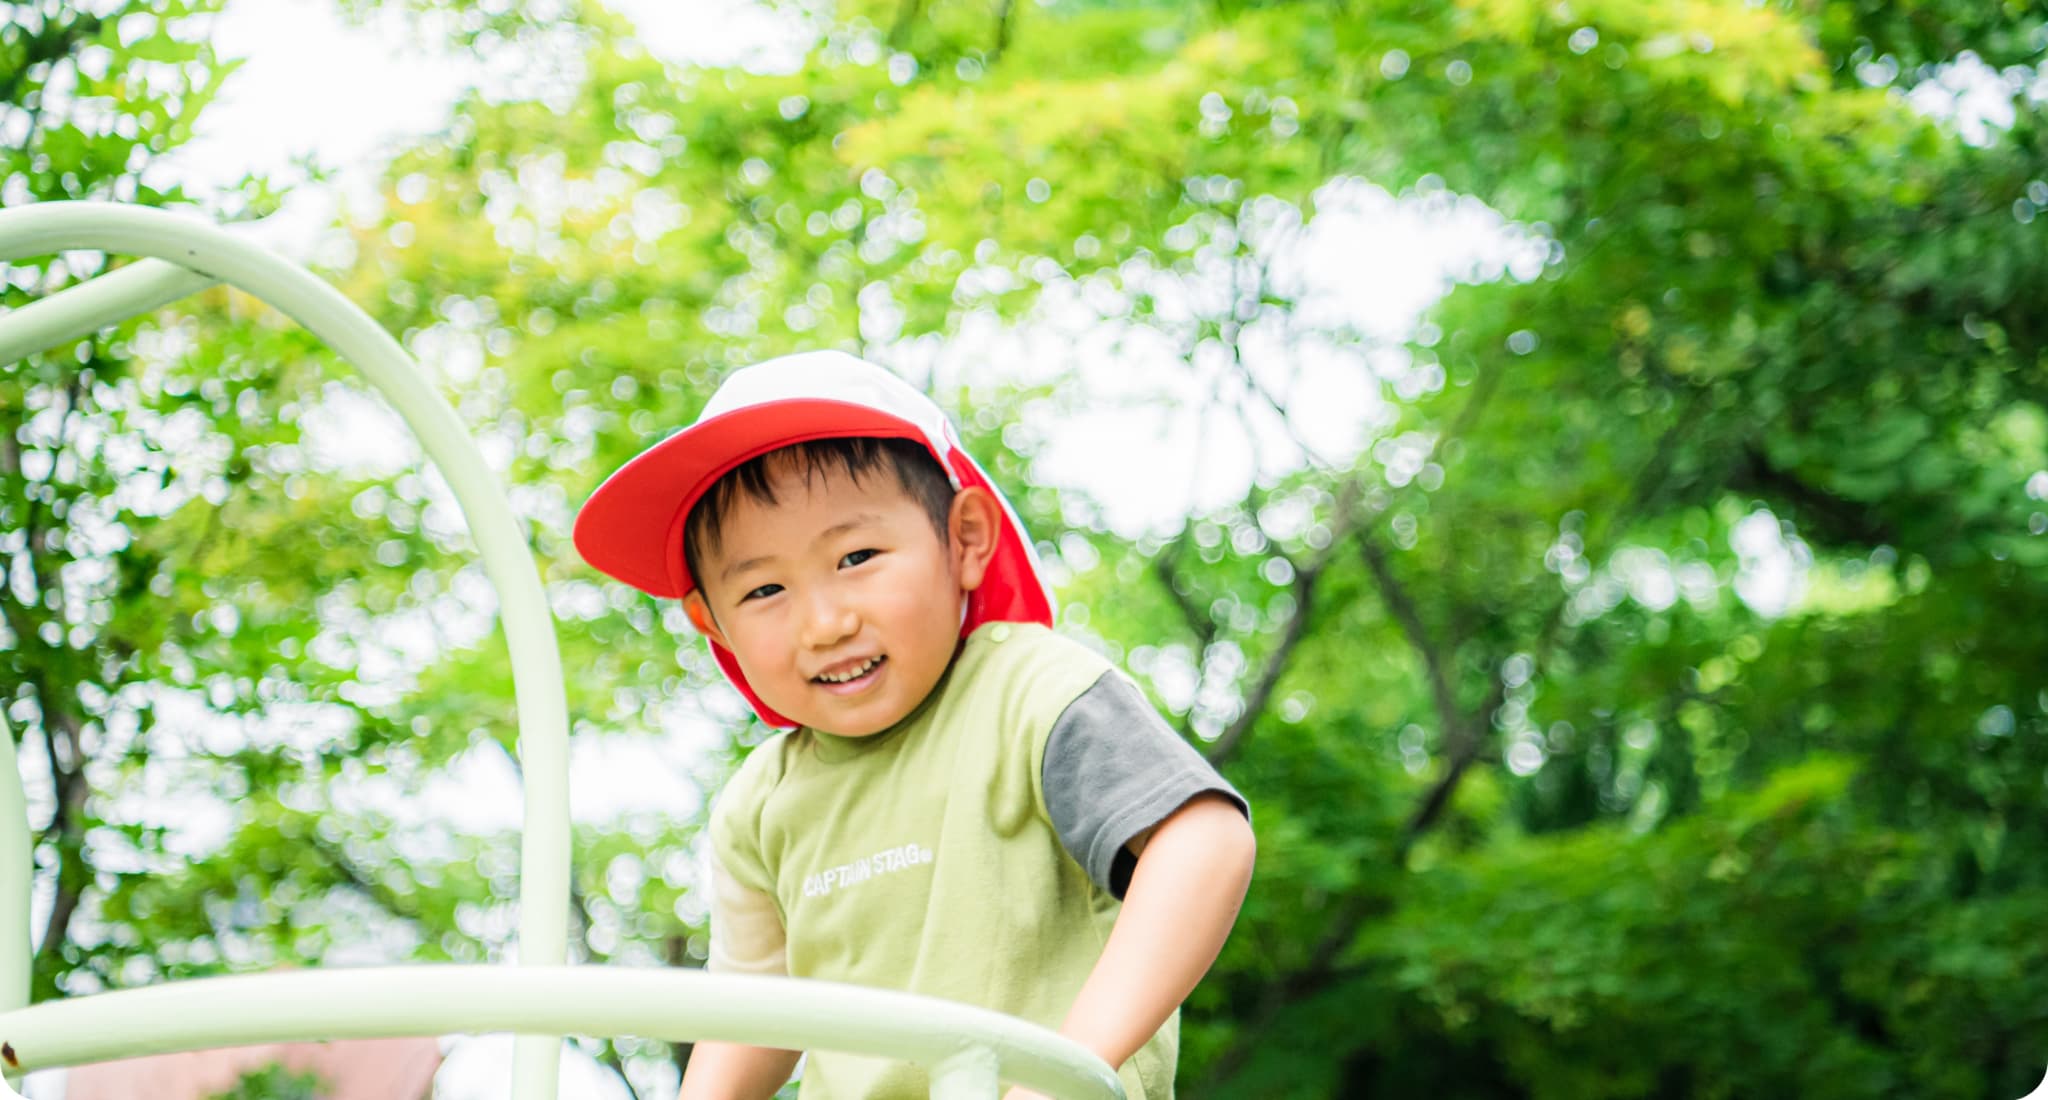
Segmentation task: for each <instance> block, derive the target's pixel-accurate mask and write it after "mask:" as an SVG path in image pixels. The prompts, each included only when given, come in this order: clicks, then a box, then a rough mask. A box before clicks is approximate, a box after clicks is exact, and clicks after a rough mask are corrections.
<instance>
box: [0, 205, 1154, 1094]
mask: <svg viewBox="0 0 2048 1100" xmlns="http://www.w3.org/2000/svg"><path fill="white" fill-rule="evenodd" d="M73 249H92V250H98V251H102V252H106V253H108V254H118V255H133V256H142V257H147V258H145V259H141V260H138V261H136V262H134V263H130V264H128V265H126V266H123V267H121V268H119V269H117V270H115V271H113V272H111V273H109V274H106V275H103V276H100V277H99V278H96V279H93V280H91V281H89V282H86V283H83V284H80V285H78V286H75V287H71V288H69V289H66V290H63V291H60V292H58V293H56V294H52V295H50V296H49V297H48V298H45V299H43V300H41V301H38V302H35V303H33V304H31V305H28V306H25V307H22V308H21V309H18V310H15V311H13V312H11V313H8V314H5V315H0V364H11V363H13V362H15V361H17V360H19V359H21V358H22V357H24V356H27V355H31V354H34V353H35V352H38V351H41V350H45V349H48V348H51V347H55V346H58V345H60V344H64V343H66V342H68V341H71V340H75V339H78V338H79V337H82V336H85V335H87V334H89V333H91V332H94V331H96V330H98V329H100V328H102V327H104V326H107V325H111V324H116V323H118V322H120V321H122V320H125V319H127V318H130V317H133V316H136V315H137V314H140V313H144V312H147V311H149V310H153V309H156V308H158V307H161V306H164V305H167V304H169V303H171V302H175V301H177V300H178V299H180V298H183V297H185V296H186V295H189V294H192V293H194V292H196V291H200V290H204V289H206V288H208V287H211V286H214V285H216V284H221V283H225V284H227V285H230V286H233V287H236V288H238V289H240V290H242V291H244V292H246V293H248V294H250V295H253V296H254V297H256V298H259V299H261V300H262V301H264V302H266V303H268V304H269V305H271V306H273V307H275V308H277V309H278V310H280V311H282V312H283V313H285V314H286V315H287V316H289V317H291V318H292V319H293V320H295V321H297V322H298V323H299V324H301V325H303V326H305V328H306V329H307V330H309V331H311V332H312V333H313V334H314V335H315V336H318V337H319V338H320V339H322V340H324V341H325V342H326V343H327V344H328V345H329V346H330V347H332V348H333V349H334V350H335V351H336V352H338V353H340V355H341V356H342V357H343V358H345V359H347V360H348V361H349V362H351V363H353V364H354V365H355V366H356V367H357V369H359V370H361V371H362V372H363V374H364V376H365V377H367V378H368V379H369V381H370V382H371V384H372V385H374V386H375V387H376V388H377V389H378V390H379V391H381V392H382V394H383V395H384V397H385V398H386V399H387V400H389V401H390V402H391V404H392V406H393V407H394V408H395V409H396V410H397V412H398V413H399V415H400V416H401V417H403V418H404V420H405V422H406V424H407V425H408V426H409V427H410V428H411V429H412V431H413V432H414V433H415V434H416V435H417V436H418V437H419V440H420V442H421V444H422V446H423V447H424V448H425V450H426V453H427V456H428V458H429V459H430V460H431V461H432V462H433V463H434V465H435V466H436V467H438V468H439V470H440V472H441V474H442V476H443V477H445V478H446V479H447V482H448V485H449V487H450V488H451V490H453V492H454V495H455V497H456V499H457V500H458V502H459V503H460V505H461V508H462V513H463V517H464V519H465V521H466V522H467V523H468V525H469V529H470V532H471V534H472V535H473V536H474V538H475V540H476V543H477V546H478V551H479V553H480V554H481V555H482V559H483V565H484V570H485V573H486V575H487V576H488V577H489V578H490V581H491V584H492V585H493V587H495V588H496V589H497V592H498V596H499V602H500V611H499V615H500V620H501V622H502V623H503V625H504V629H505V639H506V643H507V645H508V647H509V648H510V650H511V659H512V673H513V683H514V688H513V694H514V701H515V703H516V705H517V708H518V715H519V720H518V721H519V730H518V734H519V758H520V763H521V765H522V766H521V769H520V771H521V774H522V783H523V784H524V798H525V809H524V828H523V831H522V833H521V842H520V877H519V883H520V885H519V896H520V899H521V902H522V904H521V907H520V920H519V933H518V944H519V951H518V959H519V961H518V963H516V964H510V965H496V966H463V965H416V966H395V967H374V968H347V969H324V970H323V969H314V970H305V971H297V972H291V973H268V974H260V975H247V976H238V977H226V978H207V979H199V980H193V981H182V982H171V983H165V984H161V985H156V986H151V987H146V988H141V989H131V990H120V991H115V992H109V993H98V994H93V995H90V996H83V997H74V998H68V999H63V1000H56V1001H47V1002H44V1003H42V1004H38V1005H34V1006H30V1005H29V1004H28V994H29V965H30V952H29V948H30V933H29V889H30V885H31V879H32V875H33V863H32V859H31V853H30V840H29V822H28V816H27V803H26V798H25V796H24V793H23V790H22V785H21V773H20V769H19V768H18V767H17V765H16V761H15V754H14V736H13V732H12V730H10V729H7V728H6V724H5V719H4V716H0V1061H4V1063H5V1070H6V1072H8V1073H10V1074H16V1073H21V1072H26V1071H28V1070H32V1069H41V1068H48V1067H56V1066H66V1065H75V1064H77V1063H81V1062H91V1061H99V1060H105V1059H113V1058H122V1057H130V1056H136V1055H144V1054H165V1053H172V1052H176V1051H185V1050H198V1049H204V1048H207V1047H218V1046H234V1045H239V1044H247V1043H267V1042H295V1041H302V1040H318V1039H348V1038H379V1037H397V1036H413V1035H439V1034H445V1033H451V1032H466V1033H480V1032H512V1033H514V1034H515V1036H516V1038H515V1040H514V1048H513V1050H514V1053H513V1085H512V1097H513V1100H550V1098H552V1097H554V1096H555V1091H556V1083H557V1075H558V1070H559V1064H560V1058H561V1048H562V1039H561V1036H563V1035H568V1034H579V1035H593V1036H622V1035H638V1036H642V1037H646V1038H654V1039H665V1040H670V1041H697V1040H724V1041H733V1042H747V1043H753V1044H756V1045H761V1046H773V1047H784V1048H788V1049H793V1050H834V1051H842V1052H847V1053H855V1054H867V1055H874V1056H879V1057H885V1058H895V1059H900V1060H904V1061H910V1062H915V1063H917V1064H919V1065H922V1066H925V1067H926V1068H927V1069H928V1070H929V1071H930V1074H931V1095H932V1097H934V1100H993V1098H995V1097H996V1096H997V1095H998V1090H999V1089H1000V1088H1001V1083H1002V1082H1010V1083H1013V1084H1017V1085H1023V1086H1025V1087H1028V1088H1032V1089H1036V1090H1038V1091H1040V1092H1044V1093H1047V1094H1049V1095H1052V1096H1056V1097H1060V1098H1062V1100H1123V1097H1124V1092H1123V1089H1122V1087H1121V1085H1120V1084H1119V1083H1118V1081H1117V1077H1116V1074H1115V1073H1114V1072H1113V1071H1112V1070H1111V1069H1110V1067H1109V1066H1107V1065H1106V1064H1104V1063H1103V1062H1102V1061H1101V1060H1100V1059H1098V1058H1096V1057H1095V1056H1094V1055H1092V1054H1090V1053H1089V1052H1088V1051H1086V1050H1085V1049H1083V1048H1082V1047H1081V1046H1080V1045H1079V1044H1076V1043H1073V1042H1071V1041H1069V1040H1067V1039H1064V1038H1062V1037H1060V1036H1058V1035H1056V1034H1054V1033H1052V1032H1050V1031H1047V1030H1045V1029H1044V1028H1041V1027H1038V1026H1036V1025H1033V1024H1029V1023H1026V1022H1024V1021H1022V1020H1017V1019H1014V1018H1012V1017H1008V1016H1004V1015H1002V1014H1000V1013H995V1012H990V1011H987V1010H985V1009H980V1008H974V1007H970V1006H966V1005H959V1004H953V1003H950V1002H945V1001H940V1000H937V999H934V998H929V997H920V996H913V995H910V994H904V993H894V992H887V991H882V990H873V989H863V988H858V987H854V986H847V985H840V984H835V983H827V982H813V981H802V980H798V979H790V978H754V977H736V976H722V975H713V974H704V973H699V972H692V971H682V970H649V969H625V968H618V967H600V966H570V965H565V963H566V959H567V957H568V917H567V914H568V911H569V901H568V899H569V788H568V764H569V751H568V714H567V705H566V702H565V697H564V692H563V686H562V669H561V657H560V652H559V650H558V648H557V646H556V643H555V633H554V621H553V619H552V617H551V616H550V614H549V612H548V607H547V601H546V598H545V596H544V594H543V592H542V589H541V584H540V576H539V573H538V572H537V571H536V570H535V568H534V564H533V559H532V555H531V553H530V552H529V550H528V546H527V542H526V538H525V536H524V534H523V533H522V532H521V530H520V528H519V524H518V521H517V519H516V518H515V517H514V515H513V513H512V509H511V505H510V503H509V502H508V501H507V499H506V497H505V494H504V491H503V490H502V489H501V488H500V487H499V485H498V484H497V481H496V479H495V478H494V477H493V476H492V474H491V473H490V470H489V469H488V468H487V467H486V466H485V465H484V461H483V457H482V455H481V454H480V453H479V452H478V450H477V448H476V445H475V443H474V442H473V441H472V440H471V438H470V436H469V433H468V432H467V431H465V430H464V429H463V427H462V423H461V421H460V420H458V419H457V418H456V415H455V412H454V410H453V409H452V408H451V407H450V406H449V405H448V403H447V401H445V400H444V399H443V398H442V397H441V396H440V395H439V394H438V393H436V392H435V391H434V390H433V389H432V388H431V387H430V386H429V385H428V384H427V381H426V379H425V377H424V376H423V375H422V373H421V372H420V371H419V369H418V367H417V365H416V364H415V363H414V362H413V360H412V359H411V357H410V356H408V355H407V354H406V353H405V351H404V350H403V349H402V348H400V347H399V345H398V343H397V341H395V340H393V339H392V338H391V336H390V334H389V333H386V332H385V331H384V330H383V329H381V328H379V327H378V326H377V324H376V322H374V321H372V320H371V319H370V317H369V316H368V315H367V314H365V313H364V312H363V311H362V310H361V309H359V308H357V307H356V306H355V305H354V304H353V303H351V302H350V301H349V300H348V299H347V298H345V297H344V296H342V295H341V293H340V292H338V291H336V290H335V289H334V288H333V287H332V286H329V285H328V284H327V283H325V282H323V281H322V280H320V279H319V278H317V277H315V276H314V275H312V274H311V273H310V272H308V271H306V270H305V269H304V268H301V267H300V266H298V265H297V264H295V263H292V262H291V261H289V260H286V259H284V258H283V257H281V256H278V255H277V254H275V253H273V252H271V251H269V250H267V249H265V248H263V247H261V246H259V245H256V244H253V243H251V242H249V241H245V240H242V239H240V238H238V237H236V236H234V235H233V234H231V233H229V232H228V231H226V230H224V229H222V228H221V227H219V226H216V225H213V224H211V223H208V222H205V221H200V220H196V219H192V218H188V217H183V216H180V215H176V214H172V213H169V212H166V211H162V210H157V209H151V208H146V207H135V206H123V205H117V204H111V203H84V202H53V203H42V204H37V205H33V206H28V207H22V208H18V209H15V210H9V211H0V262H8V261H12V260H16V259H20V258H22V257H26V256H38V255H46V254H50V253H54V252H59V251H67V250H73ZM4 1095H5V1093H4V1092H0V1096H4Z"/></svg>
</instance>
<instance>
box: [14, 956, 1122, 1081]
mask: <svg viewBox="0 0 2048 1100" xmlns="http://www.w3.org/2000/svg"><path fill="white" fill-rule="evenodd" d="M487 1031H511V1032H517V1033H528V1034H535V1033H549V1034H558V1033H572V1034H586V1035H605V1036H621V1035H636V1036H641V1037H646V1038H655V1039H667V1040H671V1041H688V1040H704V1039H712V1040H722V1041H728V1042H747V1043H753V1044H756V1045H761V1046H775V1047H783V1048H787V1049H793V1050H835V1051H841V1052H845V1053H850V1054H866V1055H873V1056H876V1057H883V1058H895V1059H902V1060H905V1061H910V1062H915V1063H918V1064H919V1065H922V1066H925V1067H927V1068H928V1069H929V1070H930V1071H931V1073H932V1086H933V1087H932V1096H933V1097H935V1098H938V1100H992V1098H993V1097H995V1095H996V1089H997V1087H998V1081H999V1080H1002V1081H1011V1082H1014V1083H1016V1084H1019V1085H1023V1086H1025V1087H1027V1088H1032V1089H1036V1090H1038V1091H1040V1092H1043V1093H1046V1094H1047V1095H1051V1096H1059V1097H1067V1098H1071V1100H1122V1097H1123V1090H1122V1088H1121V1086H1120V1085H1119V1084H1118V1082H1117V1077H1116V1074H1115V1073H1113V1072H1111V1071H1110V1068H1109V1067H1108V1066H1107V1065H1104V1064H1103V1063H1102V1061H1101V1060H1099V1059H1097V1058H1095V1057H1094V1056H1093V1055H1091V1054H1089V1053H1088V1052H1087V1050H1086V1049H1085V1048H1083V1047H1081V1046H1080V1045H1079V1044H1077V1043H1073V1042H1071V1041H1069V1040H1066V1039H1062V1038H1060V1037H1059V1036H1056V1035H1053V1034H1052V1033H1050V1032H1047V1031H1045V1030H1044V1029H1042V1028H1039V1027H1037V1026H1036V1025H1033V1024H1028V1023H1025V1022H1024V1021H1022V1020H1018V1019H1016V1018H1014V1017H1010V1016H1005V1015H1003V1014H1001V1013H998V1012H991V1011H989V1010H987V1009H982V1008H974V1007H971V1006H968V1005H960V1004H954V1003H952V1002H950V1001H942V1000H938V999H936V998H932V997H923V996H918V995H915V994H909V993H897V992H893V991H889V990H879V989H867V988H864V987H861V986H853V985H844V984H840V983H837V982H816V981H803V980H800V979H795V978H760V977H742V976H734V975H722V974H706V973H703V972H701V971H688V970H676V969H654V968H644V967H643V968H633V967H620V966H478V965H434V966H398V967H350V968H336V969H329V970H301V971H294V972H285V973H270V974H251V975H244V976H239V977H230V978H201V979H195V980H191V981H182V982H169V983H165V984H163V985H157V986H150V987H147V988H143V989H131V990H122V991H119V992H114V993H98V994H94V995H91V996H87V997H76V998H71V999H68V1000H59V1001H47V1002H44V1003H43V1004H39V1005H36V1006H34V1007H32V1008H23V1009H16V1010H15V1011H13V1012H8V1013H0V1043H4V1044H5V1047H6V1049H9V1050H11V1051H13V1054H14V1057H15V1058H16V1059H17V1060H18V1062H19V1068H21V1069H39V1068H44V1067H47V1066H55V1065H72V1064H76V1063H79V1062H90V1061H99V1060H102V1059H109V1058H120V1057H132V1056H138V1055H144V1054H169V1053H175V1052H178V1051H185V1050H200V1049H205V1048H208V1047H215V1046H225V1045H229V1044H233V1043H250V1042H265V1043H268V1042H296V1041H300V1040H309V1039H336V1038H340V1039H370V1038H391V1037H396V1036H405V1035H440V1034H445V1033H449V1032H487Z"/></svg>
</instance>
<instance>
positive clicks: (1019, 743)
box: [711, 623, 1180, 1100]
mask: <svg viewBox="0 0 2048 1100" xmlns="http://www.w3.org/2000/svg"><path fill="white" fill-rule="evenodd" d="M1105 673H1111V674H1114V675H1120V674H1116V673H1114V672H1113V669H1112V666H1111V665H1110V664H1109V662H1107V661H1106V660H1104V659H1103V658H1102V657H1101V656H1100V655H1098V654H1096V653H1094V652H1093V651H1091V650H1089V649H1088V648H1087V647H1085V646H1082V645H1081V644H1079V643H1077V642H1075V641H1073V640H1071V639H1068V638H1063V637H1061V636H1060V635H1058V634H1055V633H1053V632H1052V631H1050V630H1048V629H1046V628H1044V627H1040V626H1035V625H1027V624H1020V623H991V624H989V625H986V626H983V627H981V628H980V629H978V630H976V631H975V632H974V633H973V634H972V635H970V636H969V637H968V639H967V641H966V642H965V643H964V644H963V646H962V647H961V651H960V654H959V655H958V656H957V657H955V658H954V660H953V664H952V666H951V667H950V668H949V669H948V670H947V672H946V675H945V677H944V678H943V679H942V680H941V681H940V682H939V685H938V687H936V688H935V689H933V691H932V693H931V695H930V696H928V697H927V698H926V699H925V701H924V702H923V703H921V704H919V706H918V708H917V709H916V710H914V711H912V712H911V713H910V714H909V715H908V716H906V717H905V718H904V720H903V721H902V722H900V723H898V724H897V725H896V726H895V727H893V728H891V729H889V730H886V731H884V732H882V733H878V734H875V735H873V736H870V737H858V738H856V737H839V736H835V735H832V734H826V733H819V732H817V731H815V730H809V729H799V730H796V731H793V732H791V733H787V734H784V735H782V736H780V737H777V738H775V739H773V740H771V741H769V742H768V743H766V744H764V745H762V746H761V747H759V748H757V749H755V750H754V752H753V753H752V755H750V756H749V757H748V758H747V761H746V763H745V764H744V765H743V766H742V767H741V768H740V770H739V773H738V774H737V775H735V776H734V777H733V779H732V781H731V783H729V784H728V785H727V786H726V788H725V791H724V792H723V793H722V794H721V795H720V797H719V799H718V802H717V805H716V807H715V808H714V810H713V813H712V820H711V843H712V846H713V850H714V853H715V855H716V857H717V859H718V860H719V863H720V864H721V866H722V867H723V868H724V869H725V871H727V872H728V873H730V874H731V875H732V877H733V878H734V879H736V880H737V881H738V882H739V883H740V884H741V885H743V886H746V887H748V888H750V889H753V890H757V891H760V892H762V893H764V894H767V895H769V896H771V897H773V898H774V900H775V904H776V907H777V909H778V910H779V911H780V914H781V917H782V923H783V928H784V931H785V934H786V937H787V951H788V969H789V973H790V974H791V975H792V976H794V977H799V978H819V979H826V980H830V981H840V982H852V983H855V984H858V985H865V986H872V987H877V988H884V989H899V990H905V991H908V992H913V993H922V994H927V995H929V996H934V997H942V998H946V999H948V1000H954V1001H962V1002H965V1003H968V1004H973V1005H980V1006H982V1007H985V1008H991V1009H995V1010H997V1011H1000V1012H1006V1013H1009V1014H1011V1015H1014V1016H1018V1017H1021V1018H1023V1019H1026V1020H1030V1021H1033V1022H1035V1023H1038V1024H1042V1025H1044V1026H1046V1027H1049V1028H1057V1027H1058V1026H1059V1025H1060V1022H1061V1021H1062V1020H1063V1019H1064V1018H1065V1016H1066V1013H1067V1010H1068V1009H1069V1008H1070V1007H1071V1006H1072V1004H1073V1001H1074V998H1075V996H1076V995H1078V994H1079V992H1080V990H1081V986H1082V983H1083V982H1084V981H1086V979H1087V977H1088V975H1089V972H1090V971H1091V970H1093V969H1094V966H1095V962H1096V960H1097V958H1098V957H1100V955H1101V954H1102V948H1103V945H1104V944H1105V943H1107V942H1108V939H1109V933H1110V929H1111V927H1112V926H1113V925H1114V924H1115V921H1116V914H1117V909H1118V905H1119V903H1118V901H1117V899H1116V898H1115V897H1113V896H1112V895H1111V894H1110V893H1109V892H1108V891H1107V890H1106V889H1104V888H1103V887H1101V886H1099V885H1097V884H1096V883H1095V882H1093V881H1091V879H1090V877H1089V874H1088V872H1087V871H1086V870H1084V869H1083V867H1082V866H1081V864H1080V863H1078V862H1077V861H1076V860H1075V859H1074V858H1073V857H1072V856H1070V855H1069V854H1068V853H1067V850H1066V849H1065V848H1064V847H1063V846H1062V844H1061V841H1060V838H1059V836H1058V835H1057V833H1056V832H1055V829H1054V826H1053V824H1052V819H1051V817H1050V816H1049V814H1048V811H1047V808H1046V801H1045V791H1044V789H1043V784H1042V781H1041V774H1042V772H1041V765H1042V762H1043V758H1044V755H1045V748H1046V741H1047V737H1048V735H1049V734H1050V733H1051V731H1052V729H1053V726H1054V724H1055V723H1056V722H1057V721H1058V720H1059V718H1060V716H1061V714H1062V712H1064V711H1065V710H1066V709H1067V707H1068V706H1069V704H1071V703H1073V702H1074V701H1075V700H1076V699H1078V698H1080V697H1081V695H1082V694H1083V693H1085V692H1087V691H1088V689H1089V688H1090V687H1091V686H1092V685H1093V684H1095V683H1096V681H1098V680H1100V679H1102V678H1103V676H1104V674H1105ZM1179 1030H1180V1017H1179V1014H1178V1013H1175V1014H1174V1016H1173V1017H1172V1018H1170V1019H1169V1020H1168V1021H1167V1022H1166V1024H1165V1026H1163V1027H1162V1028H1160V1030H1159V1032H1158V1034H1156V1035H1154V1036H1153V1037H1152V1039H1151V1041H1149V1042H1147V1043H1146V1044H1145V1046H1144V1047H1143V1048H1141V1049H1140V1050H1139V1051H1138V1053H1137V1054H1136V1055H1135V1056H1133V1057H1132V1058H1131V1060H1130V1061H1129V1062H1126V1063H1125V1064H1124V1066H1123V1067H1122V1069H1121V1071H1120V1075H1121V1076H1122V1078H1123V1082H1124V1088H1125V1090H1126V1091H1127V1092H1128V1093H1129V1094H1130V1095H1131V1096H1132V1097H1133V1098H1134V1100H1136V1098H1140V1097H1142V1098H1144V1100H1169V1098H1170V1097H1171V1096H1172V1095H1173V1072H1174V1064H1175V1060H1176V1057H1177V1054H1178V1048H1179ZM927 1090H928V1083H927V1078H926V1075H925V1073H924V1071H923V1070H922V1069H920V1068H919V1067H916V1066H911V1065H907V1064H903V1063H897V1062H889V1061H884V1060H881V1059H874V1058H866V1057H859V1056H854V1055H845V1054H833V1053H830V1052H823V1051H821V1052H817V1053H814V1054H813V1055H812V1056H811V1057H810V1059H809V1061H808V1062H807V1063H806V1068H805V1072H804V1082H803V1089H802V1096H803V1097H804V1100H899V1098H900V1100H908V1098H911V1097H922V1096H925V1095H927Z"/></svg>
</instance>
